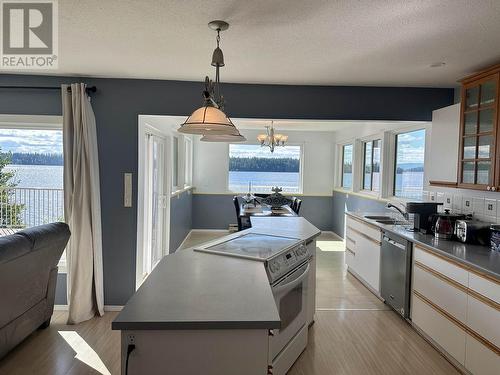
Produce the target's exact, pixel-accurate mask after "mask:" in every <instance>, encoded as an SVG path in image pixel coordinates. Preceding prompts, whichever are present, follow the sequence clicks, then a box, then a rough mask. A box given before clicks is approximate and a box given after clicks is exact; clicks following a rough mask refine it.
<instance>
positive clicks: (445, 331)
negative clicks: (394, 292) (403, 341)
mask: <svg viewBox="0 0 500 375" xmlns="http://www.w3.org/2000/svg"><path fill="white" fill-rule="evenodd" d="M412 309H413V310H412V321H413V323H414V324H415V325H416V326H417V327H418V328H420V329H421V330H422V331H423V332H424V333H425V334H426V335H427V336H429V337H430V338H431V339H432V340H433V341H435V342H436V343H437V344H438V345H439V346H440V347H441V348H442V349H444V350H445V351H446V352H448V353H449V354H450V355H451V356H452V357H453V358H454V359H455V360H456V361H457V362H458V363H460V364H461V365H463V364H464V363H465V336H466V333H465V331H464V330H463V329H461V328H460V327H458V326H457V325H456V324H455V323H453V322H452V321H451V320H450V319H448V318H447V317H446V316H444V315H442V314H441V313H440V312H438V311H437V310H436V309H434V308H433V307H432V306H430V305H429V304H428V303H426V302H424V301H423V300H422V299H421V298H419V297H418V296H417V295H415V294H414V295H413V304H412Z"/></svg>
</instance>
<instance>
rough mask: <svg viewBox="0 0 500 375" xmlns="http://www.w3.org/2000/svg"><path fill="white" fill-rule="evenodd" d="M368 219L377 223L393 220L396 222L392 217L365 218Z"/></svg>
mask: <svg viewBox="0 0 500 375" xmlns="http://www.w3.org/2000/svg"><path fill="white" fill-rule="evenodd" d="M365 218H366V219H370V220H375V221H379V220H381V221H386V220H391V221H394V219H393V218H392V217H390V216H365Z"/></svg>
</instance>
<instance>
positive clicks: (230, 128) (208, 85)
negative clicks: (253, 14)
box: [177, 21, 242, 142]
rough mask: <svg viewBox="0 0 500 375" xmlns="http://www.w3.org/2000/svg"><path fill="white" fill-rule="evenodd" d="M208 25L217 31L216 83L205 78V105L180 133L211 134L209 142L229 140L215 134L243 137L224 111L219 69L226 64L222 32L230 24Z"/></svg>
mask: <svg viewBox="0 0 500 375" xmlns="http://www.w3.org/2000/svg"><path fill="white" fill-rule="evenodd" d="M208 26H209V27H210V28H211V29H212V30H215V31H217V38H216V40H217V48H215V50H214V52H213V54H212V66H214V67H215V83H213V82H212V81H211V80H210V79H209V78H208V77H206V78H205V90H204V91H203V97H204V104H203V107H200V108H198V109H197V110H195V111H194V112H193V113H192V114H191V116H189V117H188V118H187V120H186V121H185V122H184V123H183V124H181V127H180V128H179V129H178V130H177V131H179V132H180V133H187V134H202V135H207V136H208V135H210V137H208V138H206V139H205V141H207V142H210V141H212V142H228V141H219V140H215V138H214V137H213V136H220V135H224V136H232V137H235V139H238V138H239V137H242V136H241V134H240V132H239V131H238V129H237V128H236V126H234V124H233V122H232V121H231V119H230V118H229V117H228V116H227V115H226V114H225V113H224V97H223V96H222V95H221V92H220V74H219V70H220V68H221V67H223V66H224V65H225V64H224V54H223V52H222V50H221V48H220V46H219V43H220V32H221V31H224V30H227V29H228V28H229V24H228V23H227V22H224V21H212V22H210V23H209V24H208Z"/></svg>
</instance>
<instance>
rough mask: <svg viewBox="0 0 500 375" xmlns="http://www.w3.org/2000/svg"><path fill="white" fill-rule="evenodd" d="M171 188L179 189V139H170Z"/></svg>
mask: <svg viewBox="0 0 500 375" xmlns="http://www.w3.org/2000/svg"><path fill="white" fill-rule="evenodd" d="M172 188H173V190H177V189H178V188H179V138H178V137H172Z"/></svg>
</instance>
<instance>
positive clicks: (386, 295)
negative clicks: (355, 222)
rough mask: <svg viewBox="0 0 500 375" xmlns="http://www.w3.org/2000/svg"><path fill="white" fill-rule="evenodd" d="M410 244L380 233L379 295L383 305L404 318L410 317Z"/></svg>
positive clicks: (394, 235) (385, 232) (385, 233)
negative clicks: (383, 301)
mask: <svg viewBox="0 0 500 375" xmlns="http://www.w3.org/2000/svg"><path fill="white" fill-rule="evenodd" d="M411 253H412V243H411V242H409V241H407V240H406V239H404V238H402V237H401V236H398V235H396V234H394V233H391V232H387V231H382V248H381V255H380V294H381V296H382V298H383V299H384V300H385V303H386V304H388V305H389V306H391V307H392V308H393V309H394V310H395V311H396V312H397V313H399V314H401V315H402V316H403V317H404V318H406V319H409V317H410V287H411V286H410V281H411Z"/></svg>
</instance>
